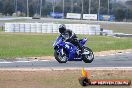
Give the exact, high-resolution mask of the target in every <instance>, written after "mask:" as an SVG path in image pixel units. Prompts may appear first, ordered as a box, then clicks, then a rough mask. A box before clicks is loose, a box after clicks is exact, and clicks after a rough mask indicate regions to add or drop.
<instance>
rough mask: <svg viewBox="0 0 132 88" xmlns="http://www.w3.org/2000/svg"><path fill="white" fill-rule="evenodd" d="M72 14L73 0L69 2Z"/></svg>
mask: <svg viewBox="0 0 132 88" xmlns="http://www.w3.org/2000/svg"><path fill="white" fill-rule="evenodd" d="M72 12H73V0H71V13H72Z"/></svg>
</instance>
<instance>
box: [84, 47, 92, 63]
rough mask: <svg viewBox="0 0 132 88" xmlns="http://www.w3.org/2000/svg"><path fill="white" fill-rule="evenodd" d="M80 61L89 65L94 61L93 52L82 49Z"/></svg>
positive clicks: (85, 48)
mask: <svg viewBox="0 0 132 88" xmlns="http://www.w3.org/2000/svg"><path fill="white" fill-rule="evenodd" d="M82 60H83V61H84V62H85V63H91V62H92V61H93V60H94V54H93V51H92V50H91V49H89V48H88V47H84V48H83V54H82Z"/></svg>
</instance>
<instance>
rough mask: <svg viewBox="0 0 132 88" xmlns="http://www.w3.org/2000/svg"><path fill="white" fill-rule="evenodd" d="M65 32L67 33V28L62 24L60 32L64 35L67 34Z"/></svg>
mask: <svg viewBox="0 0 132 88" xmlns="http://www.w3.org/2000/svg"><path fill="white" fill-rule="evenodd" d="M65 31H66V26H65V25H64V24H61V25H60V26H59V32H60V33H61V34H62V33H65Z"/></svg>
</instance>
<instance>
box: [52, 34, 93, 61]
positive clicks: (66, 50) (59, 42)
mask: <svg viewBox="0 0 132 88" xmlns="http://www.w3.org/2000/svg"><path fill="white" fill-rule="evenodd" d="M87 40H88V39H87V38H84V39H80V40H78V41H79V43H80V45H81V46H82V48H83V53H82V52H80V50H79V49H78V47H76V46H75V45H73V44H72V43H70V42H66V41H64V37H63V36H59V37H58V38H57V39H56V41H55V42H54V44H53V47H54V57H55V59H56V60H57V61H58V62H59V63H66V62H67V61H82V60H83V61H84V62H85V63H91V62H92V61H93V59H94V54H93V52H92V50H91V49H90V48H88V47H86V46H85V43H86V42H87Z"/></svg>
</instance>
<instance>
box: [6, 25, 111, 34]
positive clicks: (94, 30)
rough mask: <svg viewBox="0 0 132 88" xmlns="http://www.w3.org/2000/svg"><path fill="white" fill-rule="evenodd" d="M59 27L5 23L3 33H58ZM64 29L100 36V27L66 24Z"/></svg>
mask: <svg viewBox="0 0 132 88" xmlns="http://www.w3.org/2000/svg"><path fill="white" fill-rule="evenodd" d="M59 25H60V24H54V23H5V32H33V33H59V31H58V26H59ZM66 27H67V29H71V30H72V31H74V32H75V33H76V34H89V35H100V25H89V24H66ZM110 33H111V31H110Z"/></svg>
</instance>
